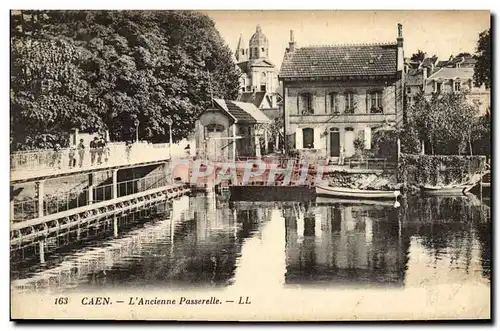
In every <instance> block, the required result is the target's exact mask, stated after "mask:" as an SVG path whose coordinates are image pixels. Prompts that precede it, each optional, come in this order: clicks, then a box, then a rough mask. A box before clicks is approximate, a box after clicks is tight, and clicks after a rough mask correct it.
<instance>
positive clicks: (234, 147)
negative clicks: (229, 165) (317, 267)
mask: <svg viewBox="0 0 500 331" xmlns="http://www.w3.org/2000/svg"><path fill="white" fill-rule="evenodd" d="M233 162H236V124H233Z"/></svg>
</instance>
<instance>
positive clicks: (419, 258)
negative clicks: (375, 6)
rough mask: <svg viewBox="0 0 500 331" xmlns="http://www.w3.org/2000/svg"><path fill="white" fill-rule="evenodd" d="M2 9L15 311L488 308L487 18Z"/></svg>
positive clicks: (401, 313)
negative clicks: (6, 22) (6, 21)
mask: <svg viewBox="0 0 500 331" xmlns="http://www.w3.org/2000/svg"><path fill="white" fill-rule="evenodd" d="M9 16H10V17H9V18H10V22H11V24H10V59H11V63H10V65H11V72H10V171H11V172H10V174H11V176H10V291H11V319H13V320H25V319H83V320H94V319H100V320H161V321H193V320H195V321H359V320H363V321H366V320H456V319H474V320H490V319H491V265H492V262H491V261H492V224H491V208H492V207H491V202H490V185H491V172H490V171H491V168H490V164H491V162H490V160H491V147H490V142H491V119H490V113H491V109H490V108H491V66H492V65H491V62H492V59H491V43H492V39H491V34H490V20H491V18H490V12H489V11H367V10H366V11H328V10H323V11H286V10H283V11H196V10H189V11H187V10H185V11H179V10H133V11H130V10H11V11H10V13H9Z"/></svg>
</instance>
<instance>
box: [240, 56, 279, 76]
mask: <svg viewBox="0 0 500 331" xmlns="http://www.w3.org/2000/svg"><path fill="white" fill-rule="evenodd" d="M236 65H237V66H238V67H239V68H240V70H241V72H243V73H248V71H249V69H250V68H251V67H269V68H274V67H275V66H274V64H273V63H272V62H271V61H269V60H267V59H257V60H252V61H243V62H239V63H237V64H236Z"/></svg>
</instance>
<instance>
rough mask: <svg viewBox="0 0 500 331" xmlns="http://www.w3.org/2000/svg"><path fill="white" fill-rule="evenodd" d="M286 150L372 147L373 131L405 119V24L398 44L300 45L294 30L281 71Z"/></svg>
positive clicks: (334, 153) (333, 153) (326, 152)
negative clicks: (359, 141)
mask: <svg viewBox="0 0 500 331" xmlns="http://www.w3.org/2000/svg"><path fill="white" fill-rule="evenodd" d="M279 80H280V82H282V84H283V89H284V94H283V108H284V122H285V124H284V125H285V133H286V140H287V143H286V149H287V150H292V149H295V150H307V151H313V152H314V153H316V154H317V155H320V156H329V157H338V156H339V154H340V150H341V149H342V148H344V150H345V156H346V157H349V156H352V155H353V154H354V153H355V148H354V141H355V139H356V137H360V138H364V139H363V140H364V145H365V146H364V147H365V148H366V149H370V148H371V130H372V129H375V128H378V127H382V126H387V125H393V126H396V125H400V124H402V121H403V97H404V91H403V82H404V54H403V35H402V26H401V25H398V36H397V40H396V42H394V43H385V44H359V45H334V46H328V45H324V46H307V47H300V48H297V47H296V45H295V41H294V38H293V31H291V38H290V43H289V47H288V48H287V49H286V52H285V55H284V59H283V64H282V67H281V70H280V73H279Z"/></svg>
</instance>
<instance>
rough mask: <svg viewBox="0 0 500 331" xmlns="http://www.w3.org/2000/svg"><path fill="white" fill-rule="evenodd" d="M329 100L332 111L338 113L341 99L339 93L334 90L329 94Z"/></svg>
mask: <svg viewBox="0 0 500 331" xmlns="http://www.w3.org/2000/svg"><path fill="white" fill-rule="evenodd" d="M328 102H329V107H330V113H332V114H338V112H339V101H338V95H337V93H334V92H332V93H330V94H328Z"/></svg>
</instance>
